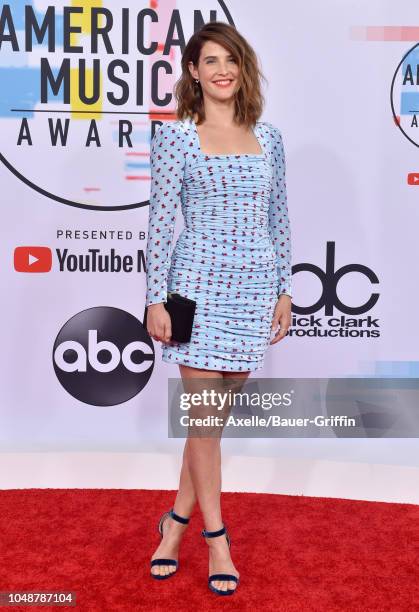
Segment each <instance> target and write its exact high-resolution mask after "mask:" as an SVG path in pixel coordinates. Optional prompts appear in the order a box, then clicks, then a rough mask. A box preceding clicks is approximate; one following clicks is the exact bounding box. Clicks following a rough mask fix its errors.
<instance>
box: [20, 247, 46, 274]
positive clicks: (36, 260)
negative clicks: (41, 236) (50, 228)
mask: <svg viewBox="0 0 419 612" xmlns="http://www.w3.org/2000/svg"><path fill="white" fill-rule="evenodd" d="M14 266H15V270H16V272H49V271H50V270H51V267H52V252H51V249H50V248H49V247H43V246H20V247H16V248H15V252H14Z"/></svg>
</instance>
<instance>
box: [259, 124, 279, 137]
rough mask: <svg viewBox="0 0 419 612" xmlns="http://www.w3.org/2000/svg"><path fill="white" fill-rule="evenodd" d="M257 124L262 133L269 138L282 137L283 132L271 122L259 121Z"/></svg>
mask: <svg viewBox="0 0 419 612" xmlns="http://www.w3.org/2000/svg"><path fill="white" fill-rule="evenodd" d="M256 124H257V125H259V126H260V129H261V131H262V133H263V134H265V135H266V136H268V137H271V138H275V137H278V136H281V130H280V129H279V128H278V127H277V126H276V125H274V124H273V123H270V122H269V121H257V122H256Z"/></svg>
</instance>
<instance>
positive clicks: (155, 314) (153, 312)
mask: <svg viewBox="0 0 419 612" xmlns="http://www.w3.org/2000/svg"><path fill="white" fill-rule="evenodd" d="M147 311H148V312H147V331H148V333H149V334H150V336H151V337H152V338H153V339H154V340H158V341H160V342H169V341H170V338H171V337H172V322H171V320H170V315H169V313H168V312H167V310H166V308H165V307H164V305H163V302H161V303H159V304H149V306H147Z"/></svg>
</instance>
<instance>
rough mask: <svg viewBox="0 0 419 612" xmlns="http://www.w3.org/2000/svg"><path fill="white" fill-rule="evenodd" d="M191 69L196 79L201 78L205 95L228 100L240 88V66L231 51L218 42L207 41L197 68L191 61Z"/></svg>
mask: <svg viewBox="0 0 419 612" xmlns="http://www.w3.org/2000/svg"><path fill="white" fill-rule="evenodd" d="M189 70H190V71H191V74H192V76H193V78H194V79H199V81H200V83H201V87H202V91H203V94H204V96H209V97H211V98H214V99H217V100H227V99H229V98H231V97H232V96H233V95H234V93H235V92H236V91H237V89H238V88H239V66H238V64H237V62H236V60H235V59H234V57H233V56H232V55H231V54H230V52H229V51H227V49H225V48H224V47H222V46H221V45H219V44H218V43H215V42H211V41H206V42H205V43H204V44H203V46H202V49H201V55H200V57H199V63H198V67H197V69H196V68H195V67H194V65H193V64H192V62H190V65H189ZM217 81H221V83H217ZM223 81H224V82H223Z"/></svg>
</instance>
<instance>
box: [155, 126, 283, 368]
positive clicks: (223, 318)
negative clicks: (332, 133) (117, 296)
mask: <svg viewBox="0 0 419 612" xmlns="http://www.w3.org/2000/svg"><path fill="white" fill-rule="evenodd" d="M254 134H255V136H256V137H257V139H258V141H259V144H260V146H261V151H262V153H261V154H240V155H231V154H227V155H207V154H206V153H203V152H202V151H201V149H200V143H199V137H198V131H197V128H196V124H195V122H194V121H193V120H192V119H190V118H188V119H184V120H176V121H172V122H168V123H165V124H163V125H161V126H160V128H158V129H157V131H156V133H155V134H154V137H153V139H152V142H151V159H150V163H151V188H150V207H149V222H148V237H147V249H146V270H147V272H146V282H147V291H146V305H147V306H148V305H149V304H156V303H159V302H165V301H166V299H167V291H174V292H176V293H180V294H181V295H183V296H186V297H188V298H191V299H193V300H196V302H197V307H196V312H195V319H194V326H193V330H192V337H191V340H190V342H184V343H173V344H169V343H167V344H166V343H162V359H163V361H165V362H168V363H174V364H175V363H176V364H185V365H188V366H190V367H195V368H203V369H206V370H217V371H222V370H225V371H233V372H239V371H251V370H257V369H260V368H262V367H263V364H264V357H265V352H266V350H267V348H268V346H269V341H270V331H271V324H272V318H273V313H274V307H275V304H276V302H277V300H278V296H279V295H280V294H282V293H286V294H288V295H290V296H291V295H292V293H291V231H290V223H289V218H288V207H287V193H286V181H285V156H284V148H283V143H282V137H281V132H280V131H279V129H278V128H276V127H275V126H273V125H272V124H271V123H268V122H263V121H258V122H257V123H256V126H255V128H254ZM179 202H180V203H181V210H182V213H183V218H184V228H183V230H182V232H181V233H180V235H179V237H178V239H177V241H176V244H175V246H174V249H173V252H172V254H171V255H170V250H171V245H172V242H173V234H174V225H175V219H176V211H177V208H178V205H179Z"/></svg>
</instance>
